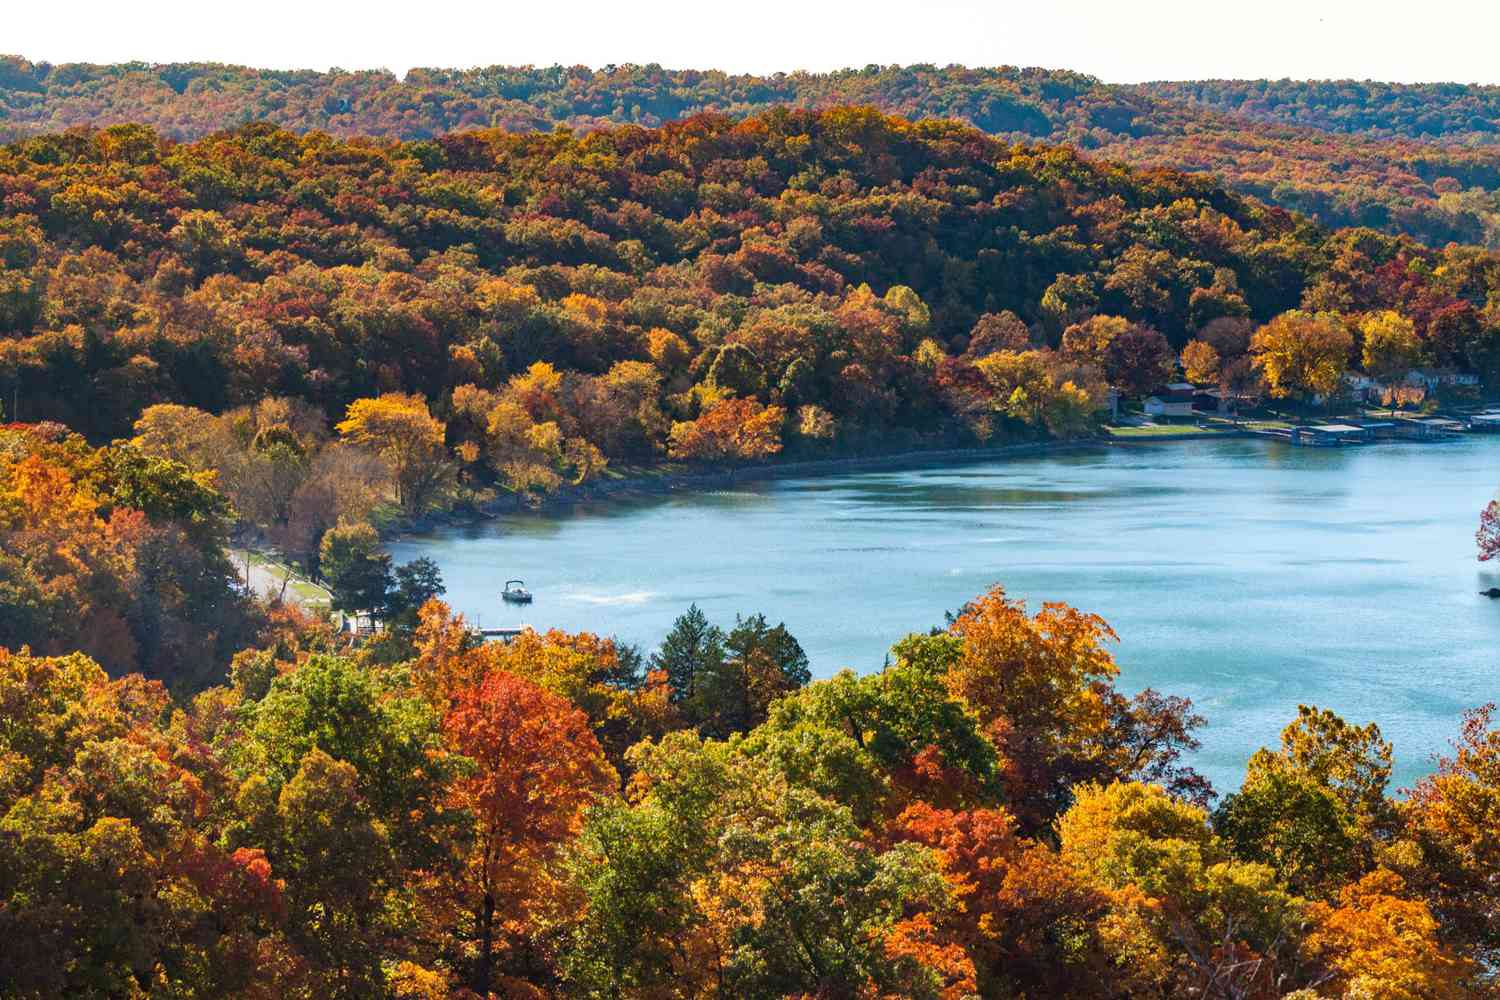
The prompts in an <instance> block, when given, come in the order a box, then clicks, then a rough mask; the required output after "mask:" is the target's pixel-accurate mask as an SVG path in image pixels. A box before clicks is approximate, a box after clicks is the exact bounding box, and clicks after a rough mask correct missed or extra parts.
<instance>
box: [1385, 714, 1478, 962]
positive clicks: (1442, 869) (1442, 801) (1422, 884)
mask: <svg viewBox="0 0 1500 1000" xmlns="http://www.w3.org/2000/svg"><path fill="white" fill-rule="evenodd" d="M1494 714H1495V706H1494V705H1493V704H1490V705H1485V706H1483V707H1481V708H1478V709H1475V710H1474V711H1471V712H1468V713H1466V714H1465V716H1464V721H1463V727H1462V730H1461V731H1460V734H1459V737H1458V739H1457V740H1456V741H1455V742H1454V745H1453V753H1452V755H1451V756H1444V757H1442V758H1440V759H1439V760H1438V765H1437V770H1436V772H1435V773H1433V774H1430V775H1428V776H1426V777H1424V778H1423V779H1421V780H1420V781H1418V782H1417V784H1416V786H1415V787H1413V788H1412V790H1411V795H1410V798H1409V799H1408V801H1407V803H1406V805H1405V806H1404V807H1403V813H1404V814H1405V817H1406V820H1407V829H1408V831H1409V833H1410V836H1411V837H1412V839H1413V840H1414V841H1415V842H1416V844H1417V845H1418V847H1419V848H1420V851H1421V861H1420V864H1419V865H1418V866H1417V867H1416V868H1415V870H1414V871H1412V872H1410V873H1409V875H1410V878H1411V881H1412V883H1413V888H1414V890H1415V891H1416V892H1417V893H1418V894H1419V895H1421V896H1422V897H1423V898H1425V899H1426V900H1427V901H1428V904H1429V905H1430V906H1431V908H1432V911H1433V913H1434V914H1436V915H1437V917H1438V919H1439V920H1440V921H1441V923H1442V925H1443V928H1444V930H1445V936H1446V937H1447V939H1448V940H1450V941H1458V942H1462V943H1463V944H1464V945H1465V947H1466V948H1467V949H1468V953H1469V954H1471V955H1473V956H1474V957H1475V958H1476V959H1478V960H1479V961H1480V962H1481V963H1484V964H1486V965H1488V966H1490V967H1491V968H1493V967H1494V963H1495V962H1496V961H1497V960H1500V897H1497V896H1496V894H1495V891H1494V886H1495V883H1496V881H1497V880H1500V844H1497V843H1496V840H1495V836H1494V831H1495V830H1496V829H1500V729H1497V728H1495V727H1494V726H1493V725H1492V722H1493V719H1494Z"/></svg>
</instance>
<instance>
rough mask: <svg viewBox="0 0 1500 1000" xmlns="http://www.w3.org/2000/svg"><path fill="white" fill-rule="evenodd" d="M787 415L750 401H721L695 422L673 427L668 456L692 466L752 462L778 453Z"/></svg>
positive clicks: (779, 408)
mask: <svg viewBox="0 0 1500 1000" xmlns="http://www.w3.org/2000/svg"><path fill="white" fill-rule="evenodd" d="M785 419H786V411H785V410H784V409H782V408H781V407H780V406H766V405H764V404H762V403H758V402H756V401H755V400H753V399H737V398H736V399H724V400H720V401H719V402H717V403H715V404H713V405H712V406H711V407H709V408H708V409H707V410H706V411H704V413H703V415H702V416H700V417H699V418H698V419H697V420H689V421H679V422H678V423H674V424H673V425H672V435H671V447H670V454H671V456H672V457H673V458H679V459H686V460H688V461H694V462H721V461H725V460H729V461H752V460H754V459H758V458H769V457H770V456H772V455H774V454H776V453H777V452H779V451H780V450H781V425H782V423H783V422H784V421H785Z"/></svg>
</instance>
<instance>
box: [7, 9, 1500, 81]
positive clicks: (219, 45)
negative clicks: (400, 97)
mask: <svg viewBox="0 0 1500 1000" xmlns="http://www.w3.org/2000/svg"><path fill="white" fill-rule="evenodd" d="M6 6H7V7H9V8H10V9H9V10H7V11H6V12H5V15H4V26H3V28H0V52H7V53H14V54H17V55H23V56H26V57H27V58H30V59H34V60H47V61H49V62H54V63H56V62H120V61H125V60H131V59H141V60H145V61H148V62H180V61H198V60H203V61H213V62H228V63H239V64H245V65H251V66H264V67H275V68H312V69H327V68H328V67H330V66H342V67H344V68H346V69H364V68H375V67H384V68H388V69H391V70H394V71H395V72H397V73H404V72H405V71H406V70H407V69H408V68H409V67H411V66H444V67H468V66H477V65H491V64H497V63H498V64H526V63H531V64H536V65H550V64H552V63H563V64H566V65H573V64H583V65H588V66H603V65H606V64H609V63H626V62H635V63H647V62H659V63H661V64H663V65H665V66H668V67H672V68H695V69H705V68H717V69H725V70H730V71H734V72H756V73H766V72H773V71H776V70H791V69H810V70H829V69H837V68H842V67H845V66H863V65H866V64H868V63H913V62H931V63H938V64H940V65H941V64H946V63H963V64H965V65H970V66H994V65H1001V64H1011V65H1021V66H1045V67H1049V68H1067V69H1076V70H1080V71H1083V72H1086V73H1092V74H1094V75H1096V76H1099V77H1101V78H1103V79H1104V80H1106V81H1110V82H1119V83H1126V82H1135V81H1140V80H1156V79H1169V80H1181V79H1197V78H1205V77H1233V78H1244V77H1272V78H1278V77H1296V78H1318V79H1323V78H1342V77H1354V78H1359V79H1378V80H1394V81H1406V82H1418V81H1432V80H1451V81H1458V82H1465V83H1473V82H1480V83H1500V59H1497V58H1496V56H1495V46H1496V39H1497V38H1500V2H1497V0H1489V2H1484V0H1428V2H1425V3H1417V4H1413V3H1409V2H1401V3H1397V2H1394V0H1301V2H1296V0H1233V2H1223V0H1196V2H1194V0H1059V2H1053V3H1048V2H1047V0H1027V2H1016V0H989V2H984V0H925V2H924V0H902V2H896V0H863V2H848V0H837V2H818V0H743V2H736V3H723V2H712V0H700V2H685V0H650V2H634V3H631V2H615V3H610V2H598V0H524V2H520V3H517V2H513V0H490V2H487V3H485V2H471V0H365V2H358V3H357V2H350V0H333V2H320V0H137V2H131V0H61V2H58V0H53V2H51V3H47V2H38V0H9V3H7V4H6Z"/></svg>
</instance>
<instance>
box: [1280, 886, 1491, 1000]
mask: <svg viewBox="0 0 1500 1000" xmlns="http://www.w3.org/2000/svg"><path fill="white" fill-rule="evenodd" d="M1309 947H1310V949H1311V950H1313V951H1315V952H1320V953H1322V955H1323V956H1324V958H1325V960H1328V961H1330V962H1331V964H1332V965H1333V967H1334V969H1335V970H1336V972H1335V978H1334V983H1333V988H1334V989H1335V990H1338V991H1339V993H1340V995H1342V996H1369V997H1388V998H1390V1000H1462V998H1464V997H1471V996H1474V995H1475V994H1474V991H1473V990H1472V989H1471V988H1470V983H1471V982H1472V980H1471V979H1470V977H1471V976H1472V975H1473V974H1474V972H1475V971H1476V969H1475V965H1474V963H1473V962H1471V961H1469V960H1468V959H1466V958H1463V957H1461V956H1460V955H1457V954H1455V953H1454V951H1453V949H1452V948H1451V947H1450V946H1449V945H1448V944H1446V943H1445V942H1444V941H1443V936H1442V931H1441V928H1440V927H1439V925H1438V922H1437V920H1435V919H1434V918H1433V915H1432V913H1431V912H1430V911H1429V910H1428V908H1427V906H1426V905H1425V904H1423V903H1422V902H1421V901H1420V900H1416V899H1412V898H1410V896H1409V895H1408V893H1407V890H1406V885H1405V883H1404V882H1403V881H1402V879H1401V877H1400V876H1399V875H1397V874H1395V873H1394V872H1390V871H1385V870H1383V869H1382V870H1380V871H1375V872H1371V873H1370V874H1368V875H1366V876H1365V877H1364V878H1362V879H1360V880H1359V881H1358V882H1355V883H1352V884H1350V885H1346V886H1344V887H1343V889H1342V890H1340V892H1339V900H1338V905H1337V907H1335V908H1333V909H1331V910H1330V911H1329V912H1328V913H1327V914H1326V915H1325V916H1324V917H1323V918H1322V920H1321V921H1320V922H1319V925H1318V927H1317V928H1316V929H1315V930H1314V932H1313V933H1312V934H1311V935H1310V937H1309Z"/></svg>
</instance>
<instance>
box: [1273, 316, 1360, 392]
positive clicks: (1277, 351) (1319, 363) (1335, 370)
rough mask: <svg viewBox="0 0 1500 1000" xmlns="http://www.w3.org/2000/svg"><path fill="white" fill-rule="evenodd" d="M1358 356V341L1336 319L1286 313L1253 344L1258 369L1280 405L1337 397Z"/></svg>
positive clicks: (1339, 320)
mask: <svg viewBox="0 0 1500 1000" xmlns="http://www.w3.org/2000/svg"><path fill="white" fill-rule="evenodd" d="M1353 350H1354V337H1353V335H1352V334H1350V332H1349V330H1348V328H1347V327H1346V326H1345V325H1344V322H1343V318H1342V317H1341V316H1339V315H1338V314H1337V313H1326V312H1320V313H1307V312H1302V311H1300V310H1293V311H1291V312H1286V313H1282V314H1281V315H1280V316H1277V317H1276V318H1275V319H1273V320H1271V322H1269V323H1267V324H1266V325H1265V326H1263V327H1261V328H1260V329H1259V330H1257V331H1255V336H1254V337H1253V338H1251V340H1250V351H1251V353H1252V354H1253V355H1254V356H1255V366H1256V367H1257V368H1259V369H1260V370H1261V372H1262V373H1264V375H1265V377H1266V384H1267V385H1268V386H1270V388H1271V395H1273V396H1275V397H1276V398H1278V399H1285V398H1286V397H1288V396H1315V395H1316V396H1331V395H1333V394H1334V393H1335V392H1337V391H1338V388H1339V384H1340V382H1341V381H1342V380H1343V377H1344V372H1345V371H1347V370H1348V368H1349V356H1350V354H1351V353H1352V352H1353Z"/></svg>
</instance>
